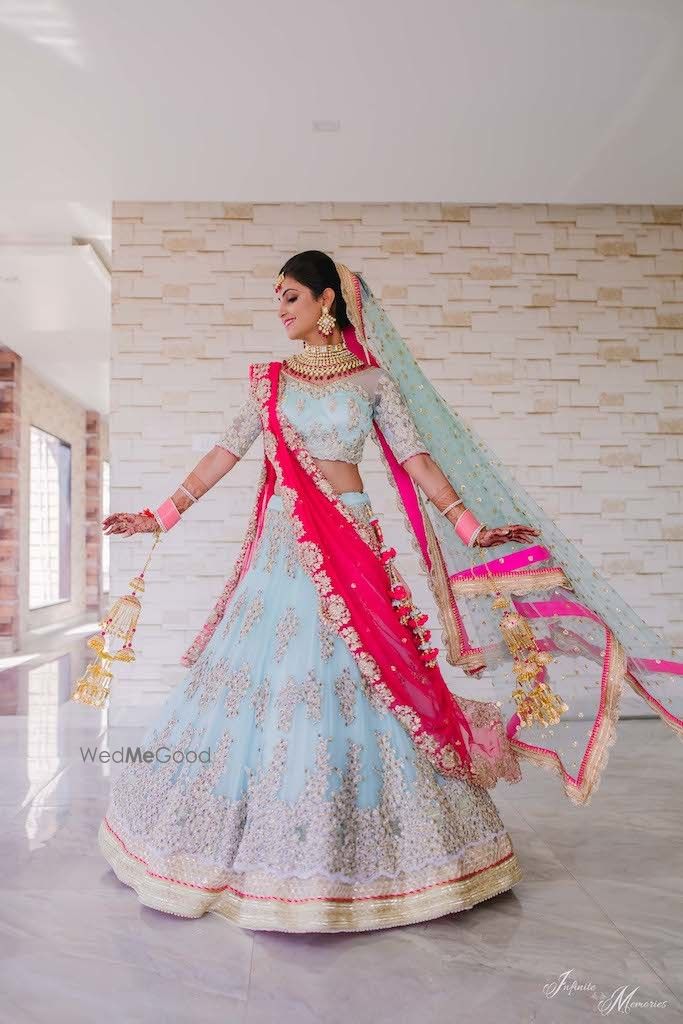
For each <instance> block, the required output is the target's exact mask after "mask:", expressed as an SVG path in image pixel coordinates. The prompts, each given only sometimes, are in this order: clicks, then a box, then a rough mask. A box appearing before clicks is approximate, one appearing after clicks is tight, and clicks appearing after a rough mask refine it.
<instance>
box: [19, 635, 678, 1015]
mask: <svg viewBox="0 0 683 1024" xmlns="http://www.w3.org/2000/svg"><path fill="white" fill-rule="evenodd" d="M82 654H83V651H82V650H79V649H78V648H76V649H75V650H73V651H71V652H68V651H67V652H51V653H50V654H49V655H46V656H44V657H42V658H38V659H37V661H36V659H34V660H32V661H31V662H28V663H27V664H26V665H25V666H19V667H17V666H14V667H13V668H12V669H11V670H8V671H10V675H9V676H8V677H7V678H4V677H5V673H4V672H2V671H0V691H2V694H3V696H2V699H1V700H0V704H1V711H0V757H1V758H2V768H3V772H2V786H1V787H0V835H1V842H0V848H1V851H2V853H1V858H2V859H1V862H0V863H1V865H2V875H1V882H0V890H1V891H0V901H1V904H0V950H1V956H2V964H1V968H0V970H1V973H2V982H1V984H2V1000H1V1001H0V1021H5V1020H7V1021H8V1022H9V1021H12V1022H13V1024H14V1022H17V1024H23V1022H33V1021H36V1022H43V1021H50V1022H61V1021H65V1022H67V1021H68V1022H69V1024H79V1022H88V1024H92V1022H95V1021H97V1022H100V1024H109V1022H110V1021H111V1022H114V1021H116V1022H117V1024H120V1022H121V1021H126V1022H128V1021H131V1022H141V1024H146V1022H155V1024H156V1022H157V1021H164V1022H171V1024H174V1022H181V1021H182V1022H185V1021H194V1020H197V1021H203V1022H204V1021H205V1022H213V1021H216V1022H218V1021H220V1022H222V1024H233V1022H235V1024H241V1022H245V1024H261V1022H263V1024H266V1022H271V1021H277V1022H278V1024H280V1022H282V1024H290V1022H291V1024H308V1022H310V1024H313V1022H315V1024H320V1022H324V1024H328V1022H329V1024H337V1022H339V1024H341V1022H348V1021H349V1020H353V1021H357V1022H360V1024H365V1022H368V1024H370V1022H372V1024H384V1022H387V1024H388V1022H391V1024H396V1022H401V1024H403V1022H413V1021H415V1022H420V1024H432V1022H434V1024H436V1022H442V1021H444V1020H448V1021H453V1022H456V1021H457V1022H461V1021H462V1022H469V1021H477V1022H478V1024H488V1022H491V1024H493V1022H496V1024H499V1022H500V1021H505V1022H508V1021H510V1022H514V1024H517V1022H532V1021H533V1022H547V1024H565V1022H567V1024H569V1022H573V1021H577V1022H578V1021H585V1020H586V1019H589V1015H590V1017H592V1018H593V1019H599V1018H600V1016H601V1014H600V1013H599V1012H598V1006H599V1003H600V999H601V998H602V997H603V995H604V997H607V999H608V1002H607V1006H606V1007H603V1013H602V1016H605V1017H607V1018H611V1019H614V1020H616V1019H619V1018H620V1017H622V1016H626V1017H627V1018H628V1019H629V1020H630V1021H633V1022H635V1021H637V1022H641V1021H642V1022H646V1021H647V1022H655V1024H656V1022H660V1021H661V1022H662V1024H664V1022H669V1021H673V1020H679V1019H680V1015H681V1012H682V1010H683V939H682V935H683V915H682V913H681V908H682V906H683V822H682V817H681V805H682V803H683V801H681V798H680V785H679V780H680V775H681V757H682V755H683V748H682V747H681V745H680V742H679V741H678V740H677V739H676V737H675V736H674V735H673V734H672V733H671V732H670V731H668V730H667V729H666V728H665V727H664V726H663V725H662V724H661V723H660V722H659V721H658V720H653V721H642V720H641V721H622V722H621V723H620V727H619V739H618V741H617V744H616V745H615V746H614V748H613V749H612V751H611V755H610V762H609V764H608V767H607V771H606V774H605V775H604V776H603V780H602V783H601V786H600V788H599V790H598V791H597V792H596V794H595V796H594V798H593V801H592V802H591V804H589V805H588V806H587V807H584V808H575V807H573V806H572V805H570V804H569V803H568V802H567V801H566V799H565V798H564V797H562V796H561V795H560V793H559V787H558V784H557V781H556V780H555V779H553V778H552V777H550V776H547V775H545V774H544V773H542V772H539V771H538V770H534V769H530V768H526V767H525V769H524V775H525V777H524V781H523V782H522V783H521V784H520V785H518V786H508V785H506V784H501V785H500V786H498V787H497V789H496V790H494V791H493V797H494V800H495V802H496V804H497V806H498V808H499V810H500V812H501V815H502V816H503V819H504V821H505V823H506V826H507V827H508V829H509V831H510V834H511V835H512V838H513V842H514V844H515V847H516V851H517V856H518V858H519V860H520V863H521V865H522V870H523V872H524V878H523V880H522V881H521V882H520V883H518V884H517V885H516V886H515V887H514V889H512V890H511V891H510V892H506V893H503V894H501V895H500V896H497V897H494V898H493V899H491V900H488V901H486V902H485V903H482V904H480V905H479V906H477V907H475V908H473V909H472V910H469V911H464V912H462V913H460V914H453V915H450V916H448V917H443V918H438V919H436V920H434V921H427V922H425V923H423V924H417V925H412V926H406V927H401V928H392V929H386V930H384V931H376V932H365V933H361V934H357V935H349V934H337V935H284V934H279V933H275V932H250V931H248V930H246V929H241V928H238V927H236V926H234V925H231V924H230V923H228V922H226V921H223V920H221V919H218V918H214V917H212V916H210V915H207V916H205V917H204V918H200V919H199V920H196V921H188V920H183V919H180V918H175V917H171V916H168V915H165V914H162V913H160V912H157V911H154V910H150V909H148V908H146V907H142V906H141V905H140V904H139V903H138V901H137V898H136V897H135V894H134V893H133V891H132V890H130V889H129V888H127V887H126V886H124V885H122V884H121V883H120V882H119V881H118V880H117V878H116V877H115V875H114V874H113V872H112V871H111V870H110V869H109V867H108V865H107V864H106V862H105V861H104V859H103V858H102V856H101V855H100V853H99V849H98V846H97V838H96V837H97V828H98V825H99V822H100V820H101V817H102V814H103V812H104V809H105V806H106V802H107V793H108V790H109V786H110V785H111V781H112V778H114V777H115V775H116V773H117V772H118V771H119V770H120V768H119V767H118V766H116V765H103V764H100V763H98V762H97V760H92V759H90V758H89V757H88V750H90V751H91V753H92V751H94V749H95V748H96V747H98V746H99V747H100V748H104V749H108V750H113V749H115V748H118V747H120V746H126V745H128V744H134V743H135V742H136V741H137V740H139V739H140V738H141V735H142V730H141V729H126V728H122V727H121V728H115V729H112V728H109V727H108V724H107V716H106V714H104V713H101V712H96V711H93V710H92V709H89V708H84V707H81V706H80V705H75V704H73V703H72V702H70V701H69V695H70V684H71V682H72V680H73V679H75V678H76V676H77V674H78V672H79V671H80V670H81V661H80V659H81V658H82ZM615 992H616V993H617V994H618V993H619V992H622V999H623V1000H626V1001H627V1004H628V1005H629V1006H630V1012H629V1013H628V1014H626V1013H625V1007H624V1006H623V1004H622V1006H621V1008H619V1003H618V1002H617V1003H616V1005H613V1003H611V1002H610V1001H609V1000H610V997H612V996H613V993H615ZM629 995H630V998H629ZM617 997H618V996H617ZM648 1002H650V1003H652V1004H653V1005H646V1006H643V1005H638V1004H639V1003H640V1004H642V1003H648ZM609 1006H612V1009H611V1010H610V1009H608V1008H609Z"/></svg>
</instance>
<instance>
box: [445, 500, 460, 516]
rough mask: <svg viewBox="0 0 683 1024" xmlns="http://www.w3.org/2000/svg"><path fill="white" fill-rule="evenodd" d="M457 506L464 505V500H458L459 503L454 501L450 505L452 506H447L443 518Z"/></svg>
mask: <svg viewBox="0 0 683 1024" xmlns="http://www.w3.org/2000/svg"><path fill="white" fill-rule="evenodd" d="M456 505H462V498H458V500H457V501H452V502H451V503H450V505H447V506H446V508H445V509H444V510H443V512H442V513H441V515H442V516H445V515H446V513H447V512H450V510H451V509H452V508H455V506H456Z"/></svg>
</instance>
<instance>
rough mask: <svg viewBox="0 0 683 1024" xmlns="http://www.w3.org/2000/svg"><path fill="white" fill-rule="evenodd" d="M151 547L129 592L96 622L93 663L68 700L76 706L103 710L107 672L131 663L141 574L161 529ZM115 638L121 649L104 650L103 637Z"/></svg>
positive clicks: (109, 677)
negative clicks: (117, 664) (116, 663)
mask: <svg viewBox="0 0 683 1024" xmlns="http://www.w3.org/2000/svg"><path fill="white" fill-rule="evenodd" d="M154 532H155V538H154V544H153V545H152V548H151V551H150V553H149V555H148V556H147V561H146V562H145V566H144V569H143V570H142V572H140V573H139V574H138V575H137V576H134V577H133V579H132V580H131V581H130V583H129V584H128V585H129V586H130V587H131V588H132V589H131V593H130V594H125V595H124V596H123V597H119V598H117V599H116V601H114V604H113V605H112V607H111V609H110V611H109V613H108V615H107V616H106V617H105V618H103V619H101V620H100V623H99V625H100V631H99V633H95V634H94V635H93V636H91V637H90V639H89V640H88V647H92V648H93V650H94V651H96V652H97V658H96V659H95V661H93V662H91V663H90V665H88V667H87V669H86V670H85V672H84V673H83V675H82V676H81V678H80V679H78V680H76V685H75V689H74V691H73V693H72V694H71V699H72V700H74V701H77V702H78V703H79V704H87V705H88V707H92V708H103V707H106V704H107V701H108V699H109V691H110V684H111V680H112V678H113V673H112V672H111V671H110V666H111V663H112V662H114V661H135V652H134V650H133V636H134V634H135V630H136V629H137V625H138V619H139V617H140V611H141V605H140V599H139V597H138V596H137V595H138V593H144V590H145V580H144V576H145V572H146V571H147V566H148V565H149V563H150V559H151V557H152V553H153V551H154V549H155V547H156V546H157V544H158V543H159V541H160V540H161V530H155V531H154ZM108 636H111V637H116V638H118V639H119V640H123V646H122V647H121V648H120V649H119V650H118V651H116V652H115V653H113V652H111V651H108V650H107V649H106V641H107V637H108Z"/></svg>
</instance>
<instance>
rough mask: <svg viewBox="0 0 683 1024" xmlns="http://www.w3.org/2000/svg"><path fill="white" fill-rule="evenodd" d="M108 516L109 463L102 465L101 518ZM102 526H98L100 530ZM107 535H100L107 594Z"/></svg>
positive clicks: (104, 582)
mask: <svg viewBox="0 0 683 1024" xmlns="http://www.w3.org/2000/svg"><path fill="white" fill-rule="evenodd" d="M108 515H109V463H108V462H107V460H106V459H105V460H104V462H103V463H102V518H103V519H104V518H105V517H106V516H108ZM101 528H102V524H100V529H101ZM110 539H111V538H110V537H109V534H108V533H105V534H103V535H102V593H103V594H108V593H109V542H110Z"/></svg>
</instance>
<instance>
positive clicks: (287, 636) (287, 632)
mask: <svg viewBox="0 0 683 1024" xmlns="http://www.w3.org/2000/svg"><path fill="white" fill-rule="evenodd" d="M298 629H299V617H298V615H297V614H296V611H295V609H294V608H293V607H292V606H291V605H290V606H289V607H288V608H286V609H285V610H284V612H283V613H282V615H281V616H280V620H279V622H278V624H277V626H276V627H275V640H276V644H275V660H276V661H278V662H279V661H282V659H283V658H284V656H285V652H286V650H287V645H288V644H289V641H290V640H291V639H292V637H293V636H296V634H297V632H298Z"/></svg>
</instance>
